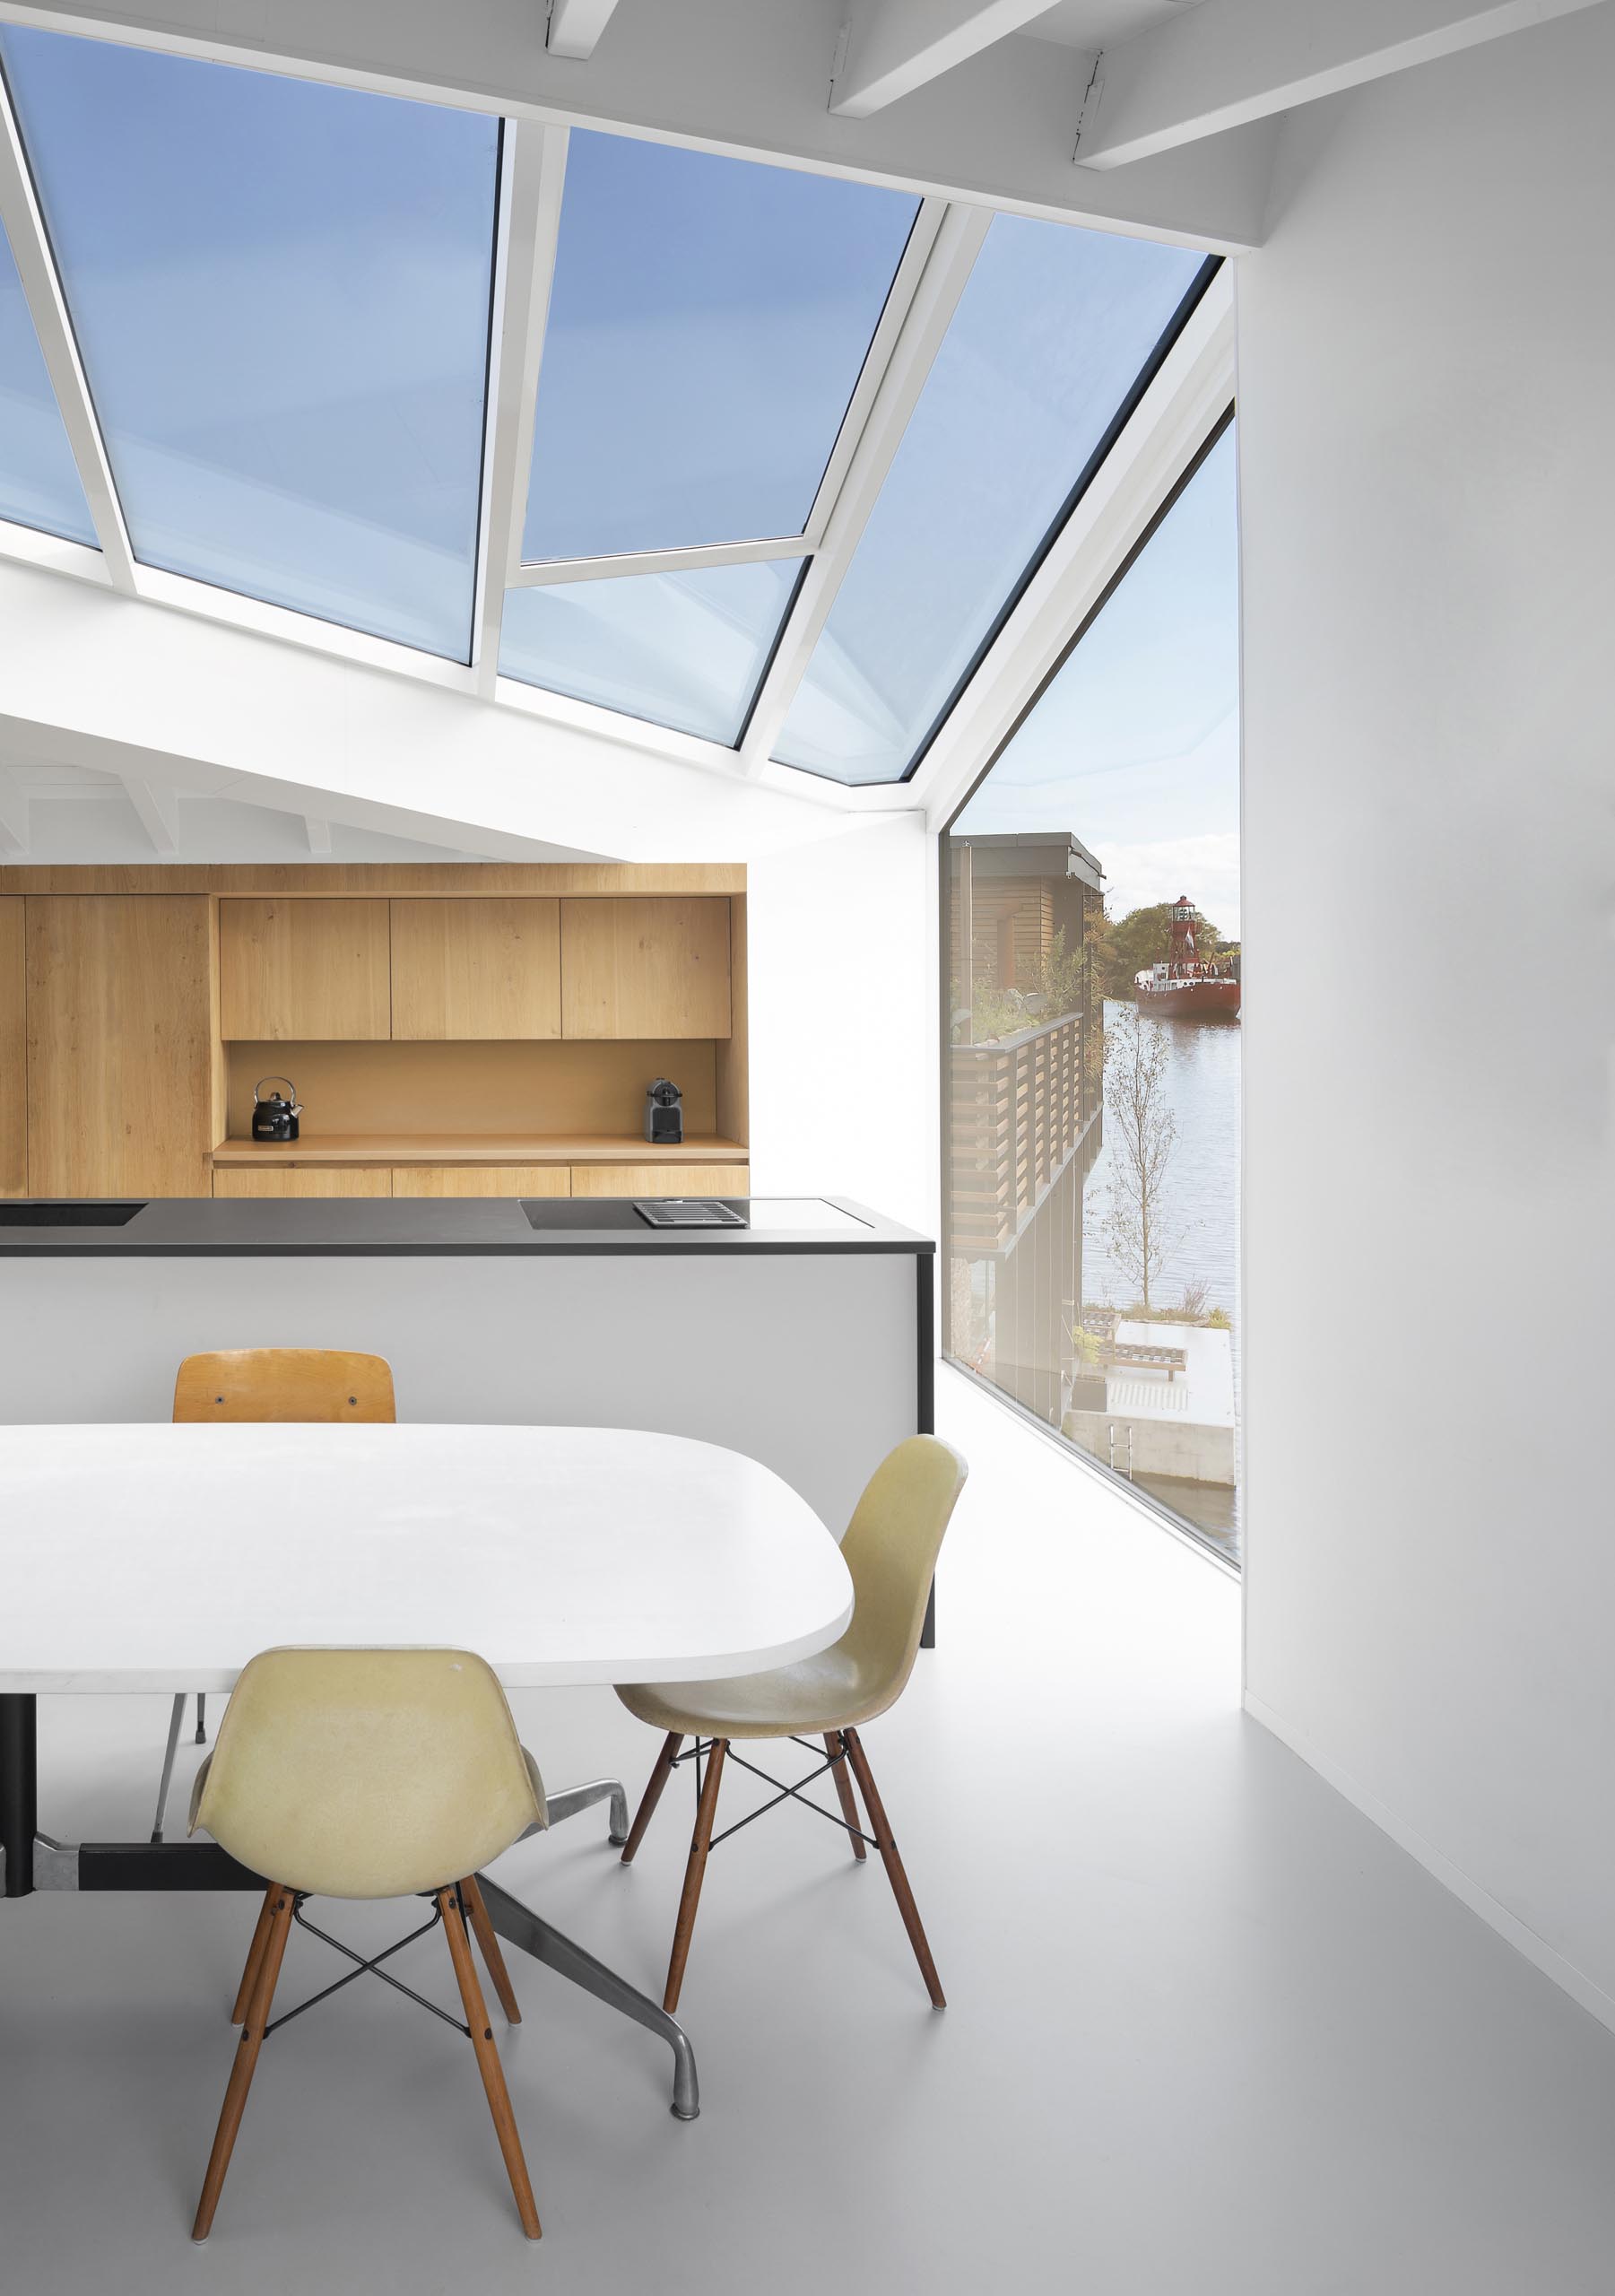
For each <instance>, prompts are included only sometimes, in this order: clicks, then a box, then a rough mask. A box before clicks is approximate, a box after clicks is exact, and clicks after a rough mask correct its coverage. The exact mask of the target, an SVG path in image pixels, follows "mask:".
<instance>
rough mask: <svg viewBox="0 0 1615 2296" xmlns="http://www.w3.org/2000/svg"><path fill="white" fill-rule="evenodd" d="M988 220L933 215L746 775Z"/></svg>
mask: <svg viewBox="0 0 1615 2296" xmlns="http://www.w3.org/2000/svg"><path fill="white" fill-rule="evenodd" d="M992 220H993V218H992V213H991V210H990V209H987V208H985V207H950V208H949V209H948V211H947V213H946V214H945V215H944V216H943V217H942V222H941V224H940V227H939V228H938V230H937V232H936V236H935V239H934V240H933V244H932V247H931V249H930V252H929V255H928V257H927V258H926V262H925V269H924V271H923V273H922V274H921V276H920V278H919V280H918V281H917V283H916V287H915V291H914V294H913V298H912V300H911V301H910V303H909V306H908V309H907V313H906V314H905V317H904V321H903V325H902V327H901V329H900V331H899V335H898V337H897V340H896V342H895V343H894V344H893V346H892V350H891V353H890V358H889V359H888V361H887V364H886V368H885V371H884V373H883V374H882V376H881V387H880V389H879V391H878V393H877V395H876V397H875V401H874V404H873V409H872V411H871V413H870V416H869V419H868V421H867V422H865V423H864V429H863V431H862V434H861V435H860V437H859V439H858V443H857V446H856V448H855V451H854V454H853V457H852V460H851V463H850V465H849V467H848V470H847V477H846V480H845V481H844V483H843V484H842V487H841V491H840V492H839V493H838V496H837V498H836V503H835V507H834V509H832V510H831V512H830V515H829V522H828V524H827V526H826V527H825V533H824V542H823V545H822V547H821V549H820V550H819V552H817V554H816V555H815V557H814V559H813V561H812V564H811V565H810V566H809V568H808V570H807V572H806V574H805V575H804V576H803V582H802V587H801V588H800V589H799V590H798V592H797V593H796V601H795V604H794V606H793V607H792V610H791V614H790V619H789V620H788V621H787V622H786V626H785V629H784V631H782V633H781V635H780V639H779V643H778V645H777V647H776V648H775V649H774V658H773V660H772V661H771V662H770V663H769V665H768V673H767V675H766V676H765V677H764V679H763V682H762V684H761V686H760V689H759V691H758V695H757V699H756V701H755V702H754V703H753V705H752V709H751V718H750V719H749V721H748V723H747V726H746V732H745V737H744V739H743V740H742V744H741V763H742V767H743V768H744V770H745V771H746V772H747V773H748V774H749V775H751V776H752V777H756V776H758V775H760V774H761V773H762V772H763V770H764V769H765V768H766V767H767V765H768V757H769V752H771V750H772V749H773V746H774V744H775V742H776V741H777V738H778V735H779V729H780V727H781V726H783V725H784V723H785V720H786V712H787V711H788V709H790V706H791V703H792V700H793V699H794V696H795V692H796V689H797V687H798V686H799V685H800V684H801V683H802V680H803V674H805V672H806V669H807V665H808V663H809V661H810V660H811V659H812V652H813V648H814V647H815V646H816V645H817V644H818V642H819V637H820V633H821V631H822V630H823V628H824V625H825V623H826V622H827V621H828V620H829V612H830V608H831V607H832V606H833V605H834V604H835V602H836V593H837V592H838V590H839V588H840V587H841V583H842V580H843V578H844V577H845V575H846V573H847V568H848V567H849V566H850V565H851V564H852V561H853V553H854V552H855V551H856V549H857V547H858V544H859V541H860V539H861V537H862V535H863V533H864V527H865V526H867V525H868V523H869V517H870V513H871V512H872V511H873V509H874V506H875V503H876V500H878V498H879V496H880V492H881V487H882V486H883V485H884V484H885V483H886V474H887V473H888V471H889V470H890V468H891V465H892V459H893V457H894V456H895V455H896V453H897V451H898V448H899V446H900V445H901V444H902V440H903V433H904V431H906V430H907V427H908V418H909V416H910V415H911V414H912V413H914V410H915V408H916V405H917V404H918V403H919V396H920V393H921V392H922V391H923V390H924V389H925V378H926V377H927V376H928V375H929V374H930V372H931V367H932V362H933V360H934V359H935V357H936V354H937V352H938V351H939V350H940V349H941V348H942V338H943V336H944V335H946V334H947V332H948V327H949V324H950V322H951V319H952V317H953V314H954V312H955V310H956V309H958V308H959V297H960V296H961V295H962V294H963V293H964V291H965V285H966V283H967V281H968V279H969V276H970V271H971V266H972V265H974V263H975V261H976V258H977V255H978V254H979V253H980V251H981V243H982V241H983V240H984V239H985V237H986V235H987V230H988V227H989V226H990V224H991V222H992ZM794 778H797V779H802V778H806V777H804V776H800V775H798V776H795V777H794Z"/></svg>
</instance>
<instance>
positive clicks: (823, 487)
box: [800, 199, 948, 549]
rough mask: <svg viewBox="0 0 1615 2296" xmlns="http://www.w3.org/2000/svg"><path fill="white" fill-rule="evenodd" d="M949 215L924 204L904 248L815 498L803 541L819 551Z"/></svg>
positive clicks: (933, 203) (942, 207) (939, 206)
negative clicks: (938, 237) (943, 225)
mask: <svg viewBox="0 0 1615 2296" xmlns="http://www.w3.org/2000/svg"><path fill="white" fill-rule="evenodd" d="M947 213H948V202H947V201H946V200H945V199H927V200H924V201H922V202H921V204H920V212H919V213H918V214H917V215H916V217H915V219H914V229H913V230H911V231H910V232H909V234H908V244H907V247H906V248H904V249H903V259H902V261H901V263H899V265H898V268H897V274H896V276H895V277H894V279H893V280H892V283H891V292H890V294H889V295H888V296H887V298H886V306H885V309H883V310H882V311H881V322H880V325H879V326H877V327H876V329H875V331H874V335H873V338H872V340H871V342H870V345H869V352H868V355H867V356H866V357H865V359H864V366H863V370H862V371H861V372H860V374H859V377H858V380H857V384H856V387H855V389H854V391H853V395H852V397H851V398H850V399H849V400H848V402H847V413H846V414H845V415H844V416H843V417H842V422H841V428H840V430H839V431H838V432H837V434H836V443H835V445H834V446H833V447H832V448H831V449H830V455H829V461H828V462H827V463H826V464H825V466H824V475H823V477H822V478H821V480H820V482H819V491H818V492H817V493H816V494H815V495H814V497H813V507H812V510H811V511H810V512H809V513H808V521H807V525H806V526H805V528H804V529H803V535H802V536H801V537H800V540H804V541H806V542H807V543H808V544H810V545H811V546H812V548H814V549H817V548H818V546H819V544H821V542H822V541H823V540H824V536H825V533H826V531H827V529H828V527H829V521H830V517H831V516H832V514H833V512H834V510H835V508H836V501H837V498H838V495H839V494H840V491H841V489H842V488H843V486H844V485H845V484H846V483H847V473H848V471H849V470H850V469H851V468H852V463H853V457H854V456H855V454H856V453H857V450H858V442H859V440H860V439H862V438H863V436H864V431H865V429H866V428H867V427H868V424H869V422H870V419H871V417H872V416H873V413H874V410H875V408H876V406H877V404H879V402H880V396H881V385H882V384H883V383H884V381H885V379H886V370H887V369H888V368H889V367H890V364H891V361H892V359H893V357H894V355H895V353H896V351H897V347H898V344H899V342H900V341H901V340H902V335H903V330H904V328H905V326H907V322H908V314H909V311H910V310H911V309H913V306H914V300H915V298H916V295H917V294H918V293H919V291H920V284H921V282H922V281H923V280H924V278H925V270H926V266H927V265H928V264H929V263H930V260H931V256H932V251H933V248H935V246H936V241H937V235H938V233H939V232H940V231H941V230H942V223H943V220H944V218H945V217H946V215H947Z"/></svg>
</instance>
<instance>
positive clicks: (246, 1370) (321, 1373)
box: [152, 1347, 398, 1841]
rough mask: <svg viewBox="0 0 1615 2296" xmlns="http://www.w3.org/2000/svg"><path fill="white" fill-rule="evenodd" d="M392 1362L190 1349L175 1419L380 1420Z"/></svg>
mask: <svg viewBox="0 0 1615 2296" xmlns="http://www.w3.org/2000/svg"><path fill="white" fill-rule="evenodd" d="M397 1416H398V1413H397V1411H396V1409H395V1405H394V1400H393V1371H392V1366H391V1365H390V1364H389V1363H388V1362H387V1361H386V1357H385V1356H381V1355H353V1354H350V1353H349V1352H347V1351H346V1350H345V1349H343V1348H335V1347H229V1348H223V1349H221V1350H219V1351H217V1352H214V1353H213V1354H210V1355H187V1357H186V1359H185V1361H184V1362H183V1363H182V1364H181V1365H180V1366H179V1371H178V1377H177V1378H176V1379H175V1381H174V1419H175V1421H176V1422H177V1423H178V1422H182V1421H183V1422H187V1423H190V1424H198V1425H199V1424H200V1423H201V1422H204V1421H206V1420H216V1421H220V1422H236V1423H251V1422H260V1423H261V1422H266V1421H269V1422H274V1421H278V1422H281V1423H282V1424H288V1423H291V1422H304V1423H308V1424H332V1425H334V1424H335V1423H336V1422H338V1421H342V1420H352V1421H353V1422H369V1423H370V1424H372V1425H374V1424H377V1423H378V1422H386V1421H389V1420H394V1419H396V1418H397ZM186 1697H187V1693H186V1692H184V1691H178V1692H176V1693H175V1697H174V1704H173V1709H172V1711H171V1712H170V1714H169V1743H168V1747H167V1751H166V1752H164V1754H163V1758H162V1779H161V1783H160V1785H159V1786H158V1788H157V1815H156V1817H155V1819H154V1820H153V1822H152V1840H153V1841H161V1839H162V1829H163V1823H164V1821H165V1819H166V1817H167V1814H168V1806H169V1785H170V1784H171V1783H172V1780H173V1776H174V1756H175V1754H176V1752H178V1746H179V1733H180V1731H181V1730H182V1729H183V1728H184V1726H185V1701H186ZM196 1744H198V1745H199V1746H204V1745H205V1744H207V1693H206V1692H204V1691H198V1692H196Z"/></svg>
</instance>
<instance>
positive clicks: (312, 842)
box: [303, 813, 331, 861]
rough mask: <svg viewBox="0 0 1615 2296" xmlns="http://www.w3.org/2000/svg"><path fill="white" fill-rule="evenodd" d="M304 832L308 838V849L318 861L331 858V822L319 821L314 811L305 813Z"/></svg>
mask: <svg viewBox="0 0 1615 2296" xmlns="http://www.w3.org/2000/svg"><path fill="white" fill-rule="evenodd" d="M303 834H304V836H305V837H306V838H307V839H308V850H309V852H310V853H312V854H313V856H314V857H315V858H316V860H317V861H328V860H329V859H330V858H331V824H330V822H322V821H317V820H316V819H315V817H314V815H313V814H312V813H305V814H304V815H303Z"/></svg>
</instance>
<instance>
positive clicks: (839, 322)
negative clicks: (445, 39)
mask: <svg viewBox="0 0 1615 2296" xmlns="http://www.w3.org/2000/svg"><path fill="white" fill-rule="evenodd" d="M918 206H919V203H918V201H917V200H916V199H914V198H911V197H910V196H908V195H907V193H903V192H896V191H884V190H881V189H880V188H878V187H875V186H873V185H870V184H855V183H846V182H842V181H840V180H839V179H838V178H836V177H833V176H820V175H812V174H808V173H806V172H805V171H803V170H800V169H794V168H773V167H765V166H762V165H760V164H758V163H757V162H755V161H746V160H731V159H724V158H721V157H717V156H715V155H714V154H712V153H709V152H687V151H682V150H681V149H679V148H678V147H677V146H675V145H673V144H668V143H646V142H642V141H640V140H639V139H638V138H635V137H630V136H621V135H596V134H593V133H591V132H589V131H587V130H586V129H579V128H574V129H573V131H572V135H571V137H570V140H569V148H568V153H567V179H566V188H565V192H564V195H563V198H562V204H561V219H560V243H559V246H558V248H557V252H556V265H555V279H554V284H553V287H552V290H551V298H550V316H549V324H548V327H547V329H546V332H545V337H544V350H543V367H542V369H541V371H540V376H539V389H538V418H537V422H536V425H535V428H534V448H533V476H532V483H531V487H530V491H529V493H528V499H527V513H526V527H525V536H524V540H523V552H522V554H523V556H524V558H525V559H526V560H527V561H530V562H534V561H539V560H542V559H546V558H593V557H601V556H608V555H612V554H614V553H616V552H621V551H632V550H668V549H679V548H684V547H694V546H695V545H697V544H702V543H721V542H744V541H748V540H752V539H767V538H768V537H770V536H773V535H794V534H800V533H801V531H802V528H803V523H804V521H805V520H806V518H807V515H808V512H809V510H810V509H812V502H813V497H814V494H815V493H816V491H818V486H819V481H820V479H821V476H822V475H823V472H824V465H825V463H826V461H827V460H828V458H829V452H830V448H832V447H833V445H834V444H835V440H836V434H837V432H838V430H839V429H840V427H841V418H842V416H843V415H844V414H845V413H846V411H847V400H848V399H849V398H850V396H852V391H853V387H854V385H855V383H856V381H857V379H858V373H859V370H860V369H861V368H862V366H863V364H864V354H865V352H867V351H868V349H869V344H870V338H871V336H872V335H873V333H874V330H875V325H876V322H877V321H878V320H879V318H880V316H881V307H882V305H883V304H884V302H885V300H886V296H887V291H888V290H889V289H890V285H891V281H892V274H893V273H894V272H895V271H896V269H897V265H898V260H899V257H900V256H901V254H902V252H903V248H904V245H905V243H906V242H907V237H908V233H909V230H910V229H911V227H912V225H913V222H914V219H915V216H916V213H917V212H918Z"/></svg>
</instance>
